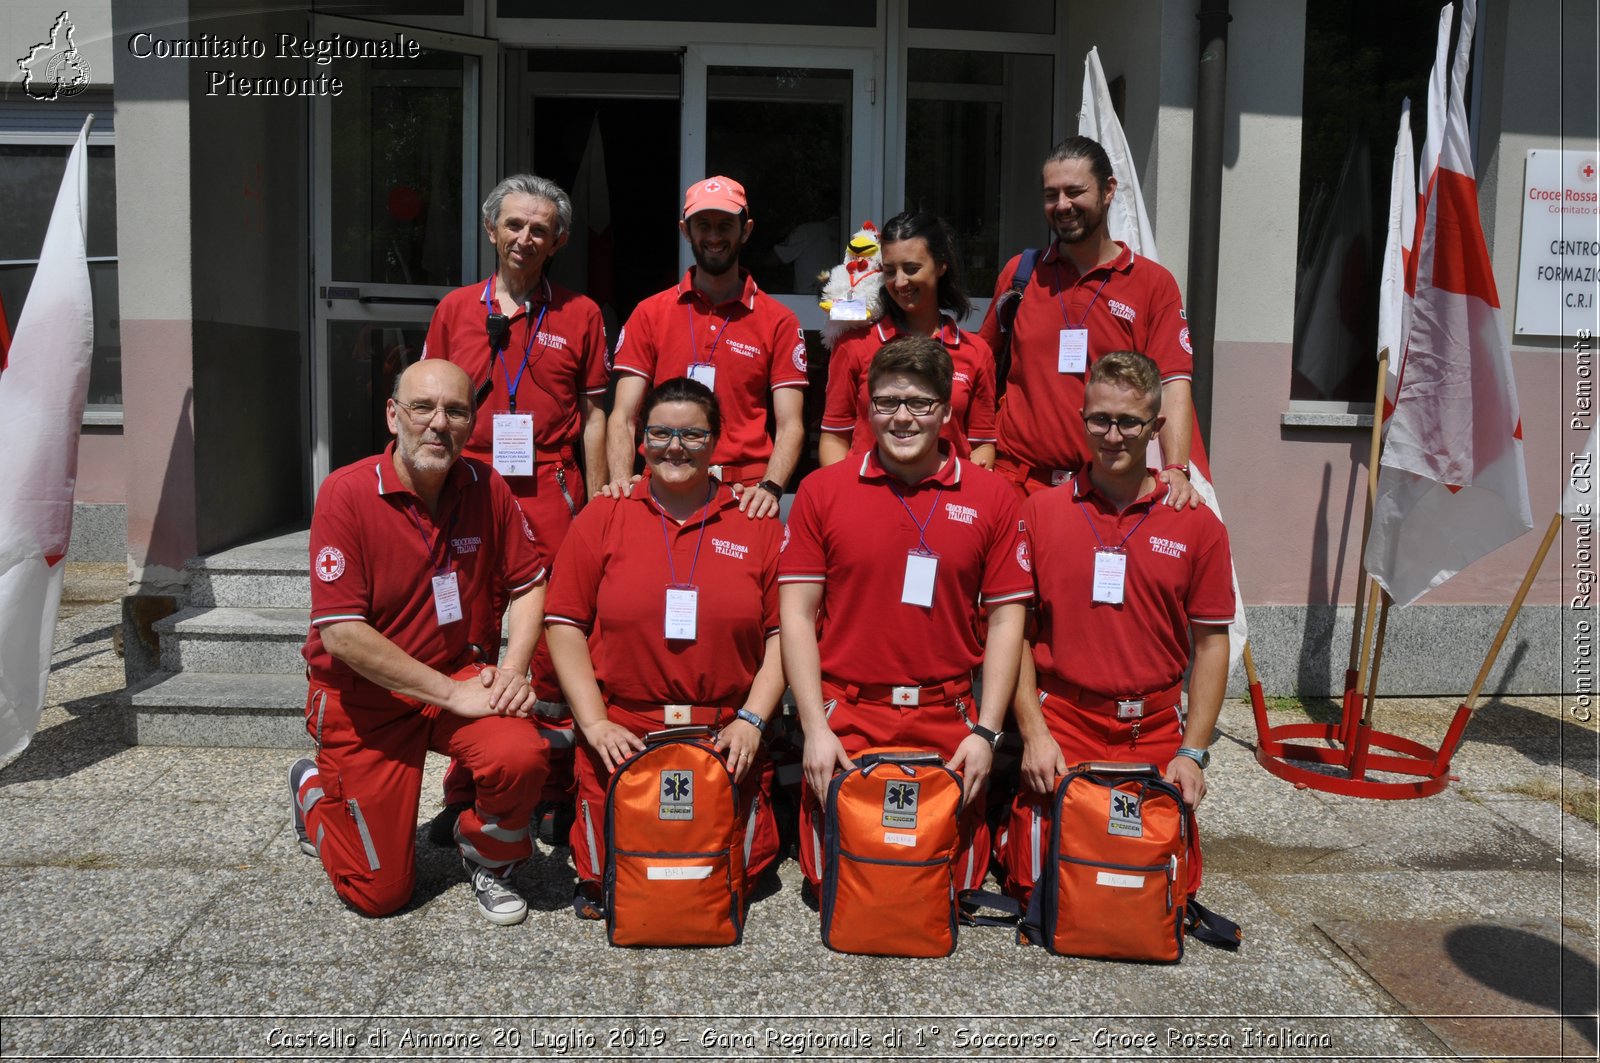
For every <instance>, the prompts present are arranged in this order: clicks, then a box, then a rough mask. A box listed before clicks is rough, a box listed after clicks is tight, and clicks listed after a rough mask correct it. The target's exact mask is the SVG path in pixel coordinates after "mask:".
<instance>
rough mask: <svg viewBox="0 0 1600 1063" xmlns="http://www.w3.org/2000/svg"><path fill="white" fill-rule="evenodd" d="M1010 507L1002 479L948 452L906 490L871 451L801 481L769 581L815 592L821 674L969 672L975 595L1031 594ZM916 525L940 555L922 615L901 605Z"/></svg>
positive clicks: (920, 680) (1011, 597)
mask: <svg viewBox="0 0 1600 1063" xmlns="http://www.w3.org/2000/svg"><path fill="white" fill-rule="evenodd" d="M1017 512H1018V506H1017V499H1016V492H1015V490H1014V489H1013V488H1012V487H1011V485H1010V484H1009V483H1007V482H1006V480H1005V479H1003V478H1002V477H1001V476H999V475H998V474H996V473H992V472H990V471H989V470H987V469H980V468H978V467H977V466H976V465H972V464H970V463H969V462H966V461H963V460H962V459H960V458H956V457H952V458H950V460H948V461H947V462H945V464H944V465H943V466H942V467H941V468H940V469H939V471H938V472H936V473H935V474H934V475H932V476H930V477H929V478H928V479H926V480H923V481H922V482H921V483H919V484H916V485H914V486H909V487H908V486H906V485H905V484H902V483H901V482H900V481H898V480H895V479H893V478H891V477H890V476H889V474H888V473H887V472H885V471H884V469H883V466H882V465H881V464H879V462H878V452H877V449H876V448H874V449H873V450H870V451H868V452H867V453H866V454H863V455H862V456H861V457H860V459H859V460H858V459H855V458H852V459H850V460H849V461H841V462H838V463H836V464H834V465H829V466H828V467H827V468H824V469H819V470H818V471H816V472H814V473H812V474H811V475H810V476H807V477H806V478H805V479H804V480H802V481H801V483H800V490H799V493H798V494H797V495H796V497H795V501H794V508H793V509H792V510H791V511H790V513H789V527H788V529H787V531H786V532H785V534H784V549H783V560H782V563H781V564H780V565H779V566H778V582H779V583H821V584H823V585H824V589H823V597H822V612H821V632H820V634H819V635H818V647H819V649H820V650H821V651H822V671H823V673H824V674H825V675H828V676H831V677H833V678H835V679H840V680H844V681H846V682H852V683H889V684H892V685H896V686H900V685H907V686H909V685H918V686H921V685H926V684H930V683H940V682H943V681H945V680H947V679H951V678H954V677H956V676H960V675H965V674H966V673H967V672H969V671H971V669H973V668H974V667H976V666H977V664H978V663H979V662H980V661H981V660H982V659H983V646H982V644H981V643H980V642H979V640H978V631H977V619H978V601H979V598H980V597H981V598H982V600H983V602H984V603H985V604H987V605H998V604H1002V603H1005V602H1022V601H1027V600H1028V599H1029V598H1031V597H1032V596H1033V589H1032V585H1031V583H1032V581H1031V580H1030V578H1029V576H1028V572H1027V570H1026V569H1025V568H1023V567H1022V561H1023V560H1024V557H1025V555H1024V554H1023V552H1022V549H1021V547H1022V539H1021V536H1020V535H1019V534H1018V528H1017ZM924 521H926V522H927V530H926V532H925V533H923V540H924V541H925V542H926V545H927V548H928V549H930V550H932V551H933V552H934V553H936V554H938V555H939V566H938V571H937V574H936V577H935V582H934V592H933V606H932V608H924V607H922V606H917V605H907V604H905V603H904V602H902V601H901V600H900V599H901V591H902V589H903V585H904V577H905V567H906V556H907V555H908V554H909V553H910V552H911V551H912V550H914V549H916V548H917V547H918V539H919V535H918V531H917V527H918V525H919V524H921V523H922V522H924Z"/></svg>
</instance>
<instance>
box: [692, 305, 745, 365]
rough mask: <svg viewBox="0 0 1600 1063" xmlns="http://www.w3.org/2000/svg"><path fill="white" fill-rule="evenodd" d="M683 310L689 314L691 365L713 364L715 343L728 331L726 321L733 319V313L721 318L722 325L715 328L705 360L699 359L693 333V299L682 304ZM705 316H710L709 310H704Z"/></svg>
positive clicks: (698, 349) (696, 342) (697, 343)
mask: <svg viewBox="0 0 1600 1063" xmlns="http://www.w3.org/2000/svg"><path fill="white" fill-rule="evenodd" d="M683 309H684V312H685V313H687V314H688V315H689V361H690V364H692V365H714V364H715V359H716V357H717V344H719V343H721V342H722V334H723V333H724V332H727V331H728V323H729V322H731V321H732V320H733V314H732V313H730V314H728V316H727V317H725V318H723V319H722V327H721V328H719V329H717V332H716V335H714V336H712V337H711V350H709V351H707V352H706V360H705V361H703V362H702V361H701V360H700V341H699V340H697V339H696V338H695V335H694V305H693V300H691V301H690V302H687V303H684V304H683ZM706 316H707V317H710V316H711V311H710V310H707V311H706Z"/></svg>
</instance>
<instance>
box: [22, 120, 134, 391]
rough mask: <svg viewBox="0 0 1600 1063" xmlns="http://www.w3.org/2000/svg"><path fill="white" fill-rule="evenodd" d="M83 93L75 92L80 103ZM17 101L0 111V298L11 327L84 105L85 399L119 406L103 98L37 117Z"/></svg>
mask: <svg viewBox="0 0 1600 1063" xmlns="http://www.w3.org/2000/svg"><path fill="white" fill-rule="evenodd" d="M83 100H84V97H79V102H80V103H81V102H82V101H83ZM40 110H43V109H42V108H33V112H35V113H29V109H28V108H27V106H26V105H25V104H19V105H16V106H15V107H12V108H8V109H6V110H5V111H4V112H0V303H3V305H4V313H5V317H6V324H7V326H8V327H9V328H10V330H11V331H12V332H13V333H14V332H15V331H16V326H17V319H18V318H19V317H20V316H21V315H22V306H23V303H24V302H26V301H27V297H28V287H29V285H31V284H32V283H33V276H34V273H35V272H36V271H37V269H38V265H39V250H40V248H41V247H42V246H43V244H44V234H45V230H46V229H47V228H48V227H49V224H50V213H51V211H52V210H53V208H54V206H55V197H56V192H57V190H58V189H59V188H60V187H61V177H62V174H63V173H64V172H65V170H66V166H67V156H68V154H69V153H70V152H71V151H72V143H73V141H74V140H75V139H76V135H77V131H78V129H79V127H80V126H81V125H82V122H83V116H84V114H85V113H86V112H89V111H93V112H94V114H95V126H94V129H93V131H92V132H91V135H90V141H89V182H88V187H89V211H88V247H87V250H88V255H89V286H90V290H91V292H92V294H93V298H94V358H93V362H92V363H91V368H90V371H89V406H90V407H91V408H92V407H112V408H116V407H120V406H121V405H122V342H121V333H120V331H119V329H118V310H117V180H116V149H115V148H114V147H113V146H112V144H111V143H110V142H109V141H110V139H111V124H112V123H111V106H110V101H109V100H100V101H97V102H96V103H93V104H84V105H83V106H81V107H79V108H75V109H74V110H73V111H72V113H70V114H68V113H59V114H58V113H52V114H51V115H50V120H49V121H48V122H44V123H41V122H40V120H39V116H38V115H37V113H36V112H38V111H40Z"/></svg>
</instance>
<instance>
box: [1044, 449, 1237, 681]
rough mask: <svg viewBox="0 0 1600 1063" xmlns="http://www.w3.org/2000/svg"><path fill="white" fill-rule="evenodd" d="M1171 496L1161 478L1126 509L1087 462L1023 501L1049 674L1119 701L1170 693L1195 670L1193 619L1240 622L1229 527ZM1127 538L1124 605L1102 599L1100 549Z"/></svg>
mask: <svg viewBox="0 0 1600 1063" xmlns="http://www.w3.org/2000/svg"><path fill="white" fill-rule="evenodd" d="M1151 475H1155V473H1154V471H1153V470H1152V472H1151ZM1166 493H1167V485H1166V484H1164V483H1161V482H1160V481H1157V483H1156V489H1155V490H1154V491H1152V492H1151V493H1150V494H1148V495H1145V496H1143V497H1142V498H1140V499H1138V500H1137V501H1135V502H1134V503H1133V504H1132V505H1130V506H1129V507H1128V508H1127V509H1125V510H1123V511H1122V512H1121V513H1118V512H1117V511H1116V509H1115V507H1114V506H1113V505H1112V504H1111V502H1110V501H1109V500H1107V498H1106V497H1105V496H1104V495H1102V494H1101V493H1100V492H1099V491H1098V490H1096V489H1095V487H1094V485H1093V484H1092V483H1090V482H1089V471H1088V468H1087V467H1085V469H1084V472H1083V473H1082V474H1080V475H1079V476H1077V477H1076V478H1075V479H1074V480H1073V481H1072V482H1071V483H1069V484H1063V485H1061V486H1060V487H1054V488H1051V489H1049V490H1047V491H1039V492H1036V493H1035V494H1032V495H1030V496H1028V500H1027V501H1026V502H1024V503H1023V505H1022V522H1023V526H1024V531H1023V534H1024V536H1025V537H1026V538H1027V542H1028V556H1029V558H1030V560H1031V562H1032V564H1033V579H1034V586H1035V589H1036V595H1037V603H1036V608H1037V610H1038V616H1039V630H1038V636H1037V639H1036V640H1035V642H1034V646H1033V662H1034V665H1035V666H1036V667H1037V668H1038V670H1039V671H1040V672H1046V673H1049V674H1051V675H1054V676H1058V677H1060V678H1062V679H1065V680H1067V681H1068V682H1070V683H1076V684H1077V685H1079V686H1081V687H1086V688H1088V689H1089V690H1092V691H1096V692H1097V693H1100V694H1104V695H1106V696H1109V697H1116V696H1118V695H1136V694H1148V693H1153V692H1155V691H1159V690H1165V689H1167V688H1168V687H1171V686H1173V685H1174V684H1176V683H1177V682H1178V681H1179V680H1180V679H1182V678H1183V673H1184V671H1185V670H1186V669H1187V668H1188V667H1189V655H1190V650H1189V625H1190V624H1224V625H1225V624H1231V623H1233V567H1232V564H1231V562H1230V555H1229V553H1228V532H1227V530H1226V529H1225V528H1223V526H1222V521H1220V520H1218V519H1217V516H1216V514H1215V513H1213V512H1211V510H1210V509H1208V508H1206V507H1205V506H1200V507H1198V508H1195V509H1190V508H1188V507H1187V506H1185V507H1183V508H1181V509H1173V508H1172V507H1171V506H1168V505H1164V504H1163V503H1162V502H1161V499H1162V498H1163V497H1165V495H1166ZM1118 544H1121V547H1122V549H1123V550H1124V551H1125V552H1126V554H1127V569H1126V570H1125V573H1124V577H1123V578H1124V583H1123V601H1122V604H1121V605H1108V604H1106V603H1104V602H1095V601H1093V597H1094V595H1093V584H1094V563H1095V561H1094V557H1095V551H1096V550H1097V549H1098V548H1099V547H1100V546H1102V545H1104V546H1108V547H1114V546H1117V545H1118Z"/></svg>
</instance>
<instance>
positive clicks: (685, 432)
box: [644, 424, 711, 450]
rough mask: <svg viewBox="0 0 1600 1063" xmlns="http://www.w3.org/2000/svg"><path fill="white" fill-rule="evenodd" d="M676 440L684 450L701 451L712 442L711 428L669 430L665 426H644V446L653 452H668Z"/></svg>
mask: <svg viewBox="0 0 1600 1063" xmlns="http://www.w3.org/2000/svg"><path fill="white" fill-rule="evenodd" d="M674 439H676V440H677V441H678V442H679V443H681V444H683V449H684V450H699V449H701V448H702V447H704V446H705V445H706V444H707V443H709V442H711V429H709V428H668V427H667V426H666V425H664V424H647V425H645V426H644V444H645V446H647V447H649V448H650V449H651V450H666V449H667V448H668V447H670V446H671V445H672V441H673V440H674Z"/></svg>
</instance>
